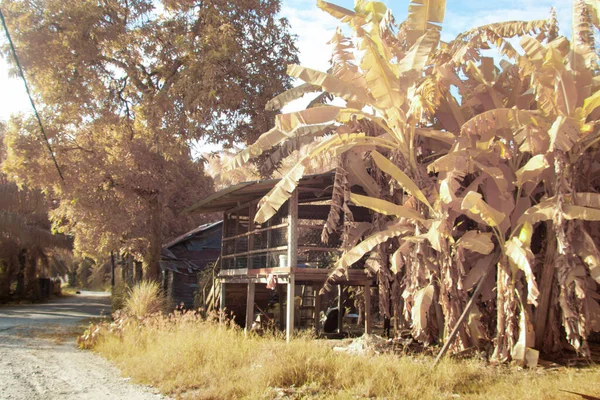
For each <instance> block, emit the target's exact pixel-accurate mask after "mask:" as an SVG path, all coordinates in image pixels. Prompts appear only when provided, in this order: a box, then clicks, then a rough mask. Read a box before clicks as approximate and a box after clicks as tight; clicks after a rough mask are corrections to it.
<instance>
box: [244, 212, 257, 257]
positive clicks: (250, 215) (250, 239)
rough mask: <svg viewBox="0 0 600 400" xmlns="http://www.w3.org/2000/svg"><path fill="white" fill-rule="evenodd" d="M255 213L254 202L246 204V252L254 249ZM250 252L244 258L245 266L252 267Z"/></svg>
mask: <svg viewBox="0 0 600 400" xmlns="http://www.w3.org/2000/svg"><path fill="white" fill-rule="evenodd" d="M255 215H256V203H254V202H252V203H250V205H249V206H248V233H250V234H249V235H248V253H249V252H251V251H252V250H254V234H253V233H251V232H252V231H254V216H255ZM252 260H253V257H252V254H248V256H247V258H246V268H248V269H252V265H253V264H252Z"/></svg>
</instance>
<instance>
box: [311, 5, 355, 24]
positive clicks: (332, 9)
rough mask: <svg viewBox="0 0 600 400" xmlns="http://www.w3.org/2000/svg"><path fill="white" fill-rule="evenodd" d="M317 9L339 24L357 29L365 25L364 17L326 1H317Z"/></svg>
mask: <svg viewBox="0 0 600 400" xmlns="http://www.w3.org/2000/svg"><path fill="white" fill-rule="evenodd" d="M317 7H319V8H320V9H321V10H323V11H325V12H327V13H329V14H330V15H332V16H333V17H334V18H337V19H338V20H340V22H345V23H348V24H350V26H352V27H358V26H362V25H364V24H366V20H365V17H364V15H361V14H357V13H355V12H354V11H352V10H348V9H347V8H344V7H340V6H338V5H335V4H332V3H329V2H327V1H323V0H317Z"/></svg>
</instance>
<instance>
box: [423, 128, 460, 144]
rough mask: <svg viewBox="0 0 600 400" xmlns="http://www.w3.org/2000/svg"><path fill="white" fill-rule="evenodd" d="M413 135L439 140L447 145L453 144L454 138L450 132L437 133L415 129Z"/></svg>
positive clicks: (433, 130)
mask: <svg viewBox="0 0 600 400" xmlns="http://www.w3.org/2000/svg"><path fill="white" fill-rule="evenodd" d="M415 133H416V134H417V135H419V136H423V137H427V138H431V139H435V140H439V141H440V142H444V143H447V144H454V142H455V141H456V136H455V135H454V134H453V133H452V132H447V131H438V130H435V129H428V128H416V129H415Z"/></svg>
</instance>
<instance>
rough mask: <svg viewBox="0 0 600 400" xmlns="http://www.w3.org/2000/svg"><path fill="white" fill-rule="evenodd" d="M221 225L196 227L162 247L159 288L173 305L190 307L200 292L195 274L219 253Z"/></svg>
mask: <svg viewBox="0 0 600 400" xmlns="http://www.w3.org/2000/svg"><path fill="white" fill-rule="evenodd" d="M222 226H223V222H222V221H219V222H214V223H210V224H204V225H200V226H199V227H197V228H195V229H193V230H191V231H189V232H187V233H185V234H183V235H181V236H179V237H177V238H175V239H173V240H172V241H170V242H168V243H167V244H165V245H164V246H163V248H162V251H161V259H160V267H161V269H162V272H163V289H164V290H165V292H166V293H167V296H168V298H169V299H171V300H172V301H173V303H174V304H175V305H181V304H183V306H184V307H185V308H188V309H189V308H193V307H194V298H195V295H196V293H197V292H198V291H199V290H200V286H199V284H198V274H199V273H200V272H202V271H203V270H205V269H206V268H207V267H208V266H209V264H212V263H214V262H216V261H217V259H218V258H219V256H220V254H221V237H222Z"/></svg>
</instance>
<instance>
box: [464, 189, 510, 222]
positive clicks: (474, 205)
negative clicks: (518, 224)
mask: <svg viewBox="0 0 600 400" xmlns="http://www.w3.org/2000/svg"><path fill="white" fill-rule="evenodd" d="M460 207H461V209H462V210H468V211H469V212H471V213H473V214H475V215H478V216H479V217H480V218H481V219H482V220H483V221H484V222H485V223H486V224H488V225H489V226H492V227H495V226H499V225H500V223H501V222H502V221H503V220H504V218H505V217H506V216H505V215H504V214H503V213H501V212H500V211H498V210H496V209H494V208H492V207H490V206H489V205H488V204H487V203H486V202H485V201H483V199H482V197H481V194H479V193H477V192H474V191H470V192H469V193H467V195H466V196H465V197H464V199H463V201H462V203H461V205H460Z"/></svg>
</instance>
